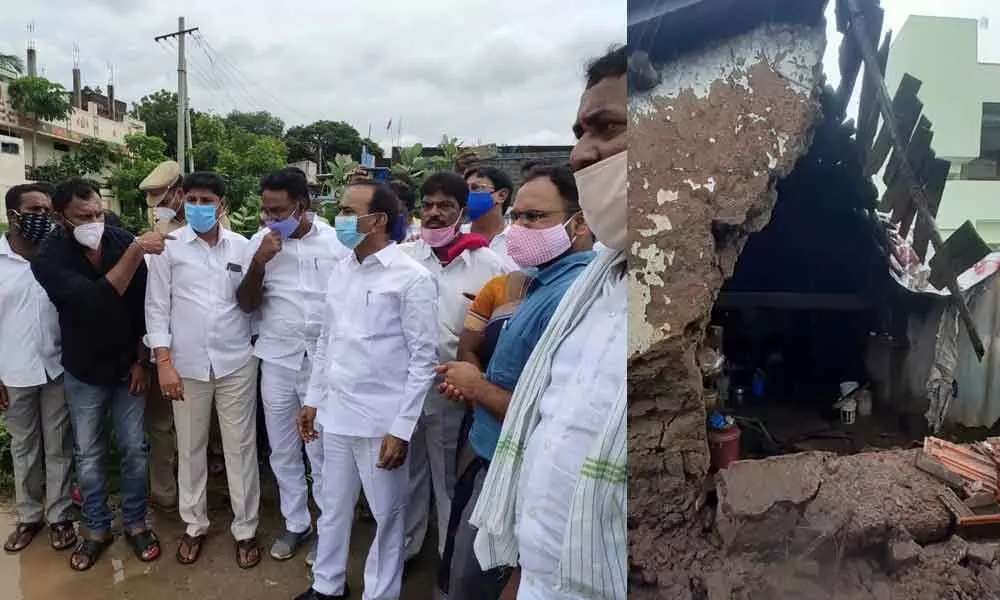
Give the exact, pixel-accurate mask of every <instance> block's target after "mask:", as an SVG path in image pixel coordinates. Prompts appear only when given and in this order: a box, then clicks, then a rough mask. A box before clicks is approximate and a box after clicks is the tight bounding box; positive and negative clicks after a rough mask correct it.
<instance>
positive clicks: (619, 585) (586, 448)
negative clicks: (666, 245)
mask: <svg viewBox="0 0 1000 600" xmlns="http://www.w3.org/2000/svg"><path fill="white" fill-rule="evenodd" d="M624 274H625V256H624V253H621V252H616V251H613V250H605V251H602V253H601V254H600V255H599V256H598V257H597V258H596V259H595V260H594V262H593V263H591V265H590V266H589V267H588V268H587V270H586V271H584V273H583V274H582V275H581V276H580V277H579V278H578V279H577V281H576V283H575V284H574V286H573V287H572V288H571V289H570V290H569V292H568V293H567V294H566V296H565V297H564V299H563V301H562V303H561V304H560V305H559V308H558V310H557V311H556V314H555V315H554V316H553V318H552V321H551V324H550V326H549V328H548V329H547V330H546V332H545V334H544V335H543V336H542V339H541V340H540V341H539V343H538V346H537V347H536V349H535V351H534V352H533V353H532V356H531V359H530V360H529V362H528V365H527V366H526V367H525V370H524V374H523V375H522V379H521V381H519V383H518V386H517V388H516V389H515V391H514V396H513V398H512V400H511V406H510V409H509V410H508V413H507V417H506V418H505V419H504V424H503V429H502V432H501V438H500V443H499V444H498V446H497V450H496V454H495V455H494V458H493V462H492V463H491V465H490V469H489V472H488V474H487V478H486V482H485V485H484V488H483V492H482V495H481V497H480V498H481V501H480V502H479V503H478V504H477V505H476V508H475V510H474V511H473V514H472V518H471V522H472V524H473V525H475V526H476V527H477V528H478V529H479V532H478V534H477V537H476V544H475V551H476V556H477V558H478V559H479V562H480V564H481V566H482V567H483V569H490V568H493V567H496V566H500V565H510V566H514V565H517V564H519V563H520V565H521V567H522V570H523V571H524V572H525V574H527V575H529V576H531V577H533V578H534V579H537V580H541V581H542V582H543V583H544V585H547V586H549V587H550V589H553V590H558V591H559V592H562V593H564V594H565V593H569V594H574V595H578V596H581V597H584V598H593V599H600V600H625V598H626V594H627V585H626V571H627V567H626V562H627V561H626V556H627V554H626V542H625V540H626V538H625V508H626V489H625V483H626V479H627V471H626V460H627V448H626V425H625V409H626V388H625V379H626V377H625V376H626V339H625V335H626V333H625V332H626V330H627V294H626V287H627V282H626V279H625V277H624ZM560 440H562V441H560ZM529 484H532V485H529Z"/></svg>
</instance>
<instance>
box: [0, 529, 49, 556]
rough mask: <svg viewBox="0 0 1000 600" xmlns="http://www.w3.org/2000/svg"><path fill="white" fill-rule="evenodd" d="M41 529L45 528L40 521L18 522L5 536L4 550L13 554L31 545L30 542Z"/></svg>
mask: <svg viewBox="0 0 1000 600" xmlns="http://www.w3.org/2000/svg"><path fill="white" fill-rule="evenodd" d="M42 529H45V523H43V522H41V521H39V522H38V523H18V524H17V527H15V528H14V531H12V532H11V534H10V535H9V536H7V541H6V542H5V543H4V545H3V549H4V552H8V553H10V554H14V553H15V552H20V551H21V550H24V549H25V548H27V547H28V546H30V545H31V542H33V541H35V536H36V535H38V532H39V531H41V530H42Z"/></svg>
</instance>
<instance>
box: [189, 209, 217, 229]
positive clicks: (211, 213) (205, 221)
mask: <svg viewBox="0 0 1000 600" xmlns="http://www.w3.org/2000/svg"><path fill="white" fill-rule="evenodd" d="M217 209H218V207H217V206H215V205H214V204H191V203H190V202H186V203H185V204H184V218H185V219H186V220H187V222H188V225H190V226H191V229H194V230H195V232H196V233H208V232H209V231H212V228H213V227H215V225H216V224H217V223H218V222H219V217H218V210H217Z"/></svg>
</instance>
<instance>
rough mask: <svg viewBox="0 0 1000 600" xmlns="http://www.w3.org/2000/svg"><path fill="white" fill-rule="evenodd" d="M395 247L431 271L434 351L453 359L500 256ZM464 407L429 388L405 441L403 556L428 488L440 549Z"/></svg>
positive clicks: (420, 530) (412, 541) (416, 542)
mask: <svg viewBox="0 0 1000 600" xmlns="http://www.w3.org/2000/svg"><path fill="white" fill-rule="evenodd" d="M401 248H402V249H403V250H404V251H405V252H407V253H408V254H410V256H412V257H413V258H415V259H417V260H418V261H419V262H420V264H421V265H423V266H424V267H426V268H427V270H428V271H430V272H431V273H433V274H434V275H435V277H436V278H437V281H438V293H439V297H440V300H439V302H440V305H439V309H438V317H439V321H440V323H439V325H438V339H439V350H438V356H439V359H440V361H441V362H442V363H444V362H448V361H452V360H455V356H456V354H457V353H458V335H459V334H460V333H461V332H462V329H463V327H464V326H465V317H466V315H467V314H468V312H469V305H470V304H471V303H472V301H471V300H469V298H468V297H467V295H470V296H475V295H476V294H478V293H479V290H481V289H482V288H483V286H484V285H485V284H486V282H487V281H489V280H490V279H493V278H494V277H496V276H497V275H500V274H502V273H505V272H507V271H508V270H509V269H508V268H507V267H506V265H505V264H504V261H503V259H502V258H501V257H500V256H497V254H496V253H494V252H493V251H492V250H490V249H488V248H481V249H479V250H471V251H470V250H466V251H465V252H463V253H462V254H461V255H460V256H459V257H458V258H456V259H455V260H453V261H452V262H451V263H450V264H449V265H447V266H442V265H441V261H440V260H439V259H438V257H437V255H436V254H434V251H433V249H432V248H431V247H430V246H428V245H427V244H426V243H425V242H423V241H417V242H413V243H411V244H403V245H402V246H401ZM464 412H465V407H464V406H463V405H462V404H459V403H456V402H454V401H453V400H450V399H448V398H446V397H444V396H442V395H441V394H440V393H439V392H438V391H437V389H434V388H432V389H431V391H430V392H429V393H428V396H427V403H426V404H425V405H424V414H423V416H422V417H421V420H420V425H419V426H418V427H417V431H416V433H415V434H414V436H413V441H412V443H411V444H410V450H411V455H410V477H411V483H410V511H409V514H408V515H407V518H406V519H407V526H406V536H407V555H408V556H410V557H413V556H415V555H416V554H417V553H419V552H420V548H421V547H423V543H424V537H425V536H426V535H427V525H428V522H429V520H430V502H431V495H432V494H431V490H432V489H433V497H434V504H435V511H436V513H437V524H438V552H439V553H440V554H442V555H443V554H444V544H445V541H446V538H447V533H448V519H449V516H450V514H451V498H452V496H453V495H454V491H455V480H456V478H457V477H456V473H455V471H456V466H455V454H456V451H457V447H458V436H459V433H460V429H461V427H462V416H463V414H464Z"/></svg>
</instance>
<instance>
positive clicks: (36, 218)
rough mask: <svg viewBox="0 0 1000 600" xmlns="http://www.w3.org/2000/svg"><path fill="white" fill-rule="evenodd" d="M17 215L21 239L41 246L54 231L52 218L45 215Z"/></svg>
mask: <svg viewBox="0 0 1000 600" xmlns="http://www.w3.org/2000/svg"><path fill="white" fill-rule="evenodd" d="M15 214H17V229H18V230H19V231H20V232H21V237H23V238H24V239H25V240H26V241H28V242H31V243H32V244H40V243H41V242H42V240H44V239H45V236H47V235H48V234H49V232H50V231H52V217H51V215H47V214H44V213H15Z"/></svg>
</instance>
